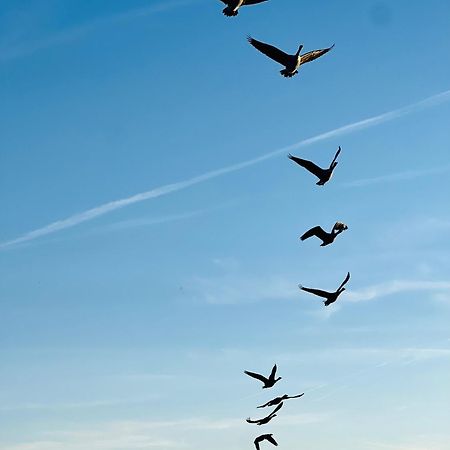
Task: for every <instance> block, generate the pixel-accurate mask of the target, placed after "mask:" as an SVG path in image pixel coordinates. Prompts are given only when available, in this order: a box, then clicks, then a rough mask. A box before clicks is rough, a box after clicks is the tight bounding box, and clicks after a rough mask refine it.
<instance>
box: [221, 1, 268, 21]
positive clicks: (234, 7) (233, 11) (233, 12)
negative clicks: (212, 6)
mask: <svg viewBox="0 0 450 450" xmlns="http://www.w3.org/2000/svg"><path fill="white" fill-rule="evenodd" d="M221 2H222V3H225V5H227V6H226V8H225V9H224V10H223V11H222V12H223V13H224V14H225V15H226V16H227V17H234V16H237V15H238V14H239V8H240V7H241V6H247V5H256V4H257V3H263V2H267V0H221Z"/></svg>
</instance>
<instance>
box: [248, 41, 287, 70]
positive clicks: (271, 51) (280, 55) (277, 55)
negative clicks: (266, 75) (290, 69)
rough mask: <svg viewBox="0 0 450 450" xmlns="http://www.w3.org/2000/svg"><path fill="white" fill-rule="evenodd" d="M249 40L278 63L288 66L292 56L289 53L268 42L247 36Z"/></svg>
mask: <svg viewBox="0 0 450 450" xmlns="http://www.w3.org/2000/svg"><path fill="white" fill-rule="evenodd" d="M247 40H248V42H250V44H251V45H253V47H255V48H256V50H259V51H260V52H261V53H264V54H265V55H266V56H268V57H269V58H272V59H273V60H274V61H276V62H277V63H279V64H281V65H283V66H286V65H287V64H289V62H290V60H291V56H290V55H288V54H287V53H284V52H283V51H281V50H280V49H278V48H276V47H274V46H273V45H269V44H266V43H264V42H261V41H257V40H256V39H253V38H252V37H251V36H248V38H247Z"/></svg>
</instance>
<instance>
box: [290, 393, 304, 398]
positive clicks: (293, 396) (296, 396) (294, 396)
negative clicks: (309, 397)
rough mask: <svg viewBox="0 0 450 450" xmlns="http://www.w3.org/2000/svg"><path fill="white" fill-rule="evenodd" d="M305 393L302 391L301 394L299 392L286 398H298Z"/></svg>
mask: <svg viewBox="0 0 450 450" xmlns="http://www.w3.org/2000/svg"><path fill="white" fill-rule="evenodd" d="M304 395H305V393H304V392H303V393H302V394H299V395H292V396H290V397H288V398H300V397H303V396H304Z"/></svg>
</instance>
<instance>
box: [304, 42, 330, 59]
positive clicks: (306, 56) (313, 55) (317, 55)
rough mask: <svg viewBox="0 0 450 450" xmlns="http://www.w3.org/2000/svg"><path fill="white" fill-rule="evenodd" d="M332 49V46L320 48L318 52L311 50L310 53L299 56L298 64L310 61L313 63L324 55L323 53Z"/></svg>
mask: <svg viewBox="0 0 450 450" xmlns="http://www.w3.org/2000/svg"><path fill="white" fill-rule="evenodd" d="M333 47H334V44H333V45H332V46H331V47H328V48H322V49H320V50H313V51H312V52H307V53H304V54H303V55H301V56H300V64H306V63H308V62H310V61H314V60H315V59H317V58H320V57H321V56H322V55H325V53H328V52H329V51H330V50H331V49H332V48H333Z"/></svg>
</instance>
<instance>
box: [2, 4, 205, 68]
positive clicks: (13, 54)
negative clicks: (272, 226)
mask: <svg viewBox="0 0 450 450" xmlns="http://www.w3.org/2000/svg"><path fill="white" fill-rule="evenodd" d="M195 1H198V0H172V1H169V0H164V1H162V2H159V3H156V4H154V5H152V6H147V7H145V8H138V9H133V10H131V11H126V12H122V13H118V14H114V15H111V16H108V17H103V18H99V19H95V20H92V21H90V22H87V23H83V24H81V25H78V26H75V27H72V28H69V29H66V30H64V31H61V32H59V33H55V34H53V35H51V36H48V37H45V38H42V39H38V40H34V41H25V42H23V43H20V44H16V45H14V46H12V47H9V48H6V49H0V63H1V62H7V61H10V60H13V59H17V58H21V57H23V56H26V55H29V54H32V53H34V52H36V51H38V50H42V49H44V48H48V47H53V46H56V45H61V44H64V43H67V42H71V41H74V40H76V39H79V38H82V37H83V36H85V35H87V34H89V33H90V32H92V31H94V30H96V29H98V28H100V27H106V26H111V25H115V24H118V23H121V22H126V21H128V20H132V19H136V18H139V17H145V16H149V15H152V14H156V13H159V12H164V11H168V10H171V9H174V8H177V7H180V6H184V5H188V4H191V3H193V2H195Z"/></svg>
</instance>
